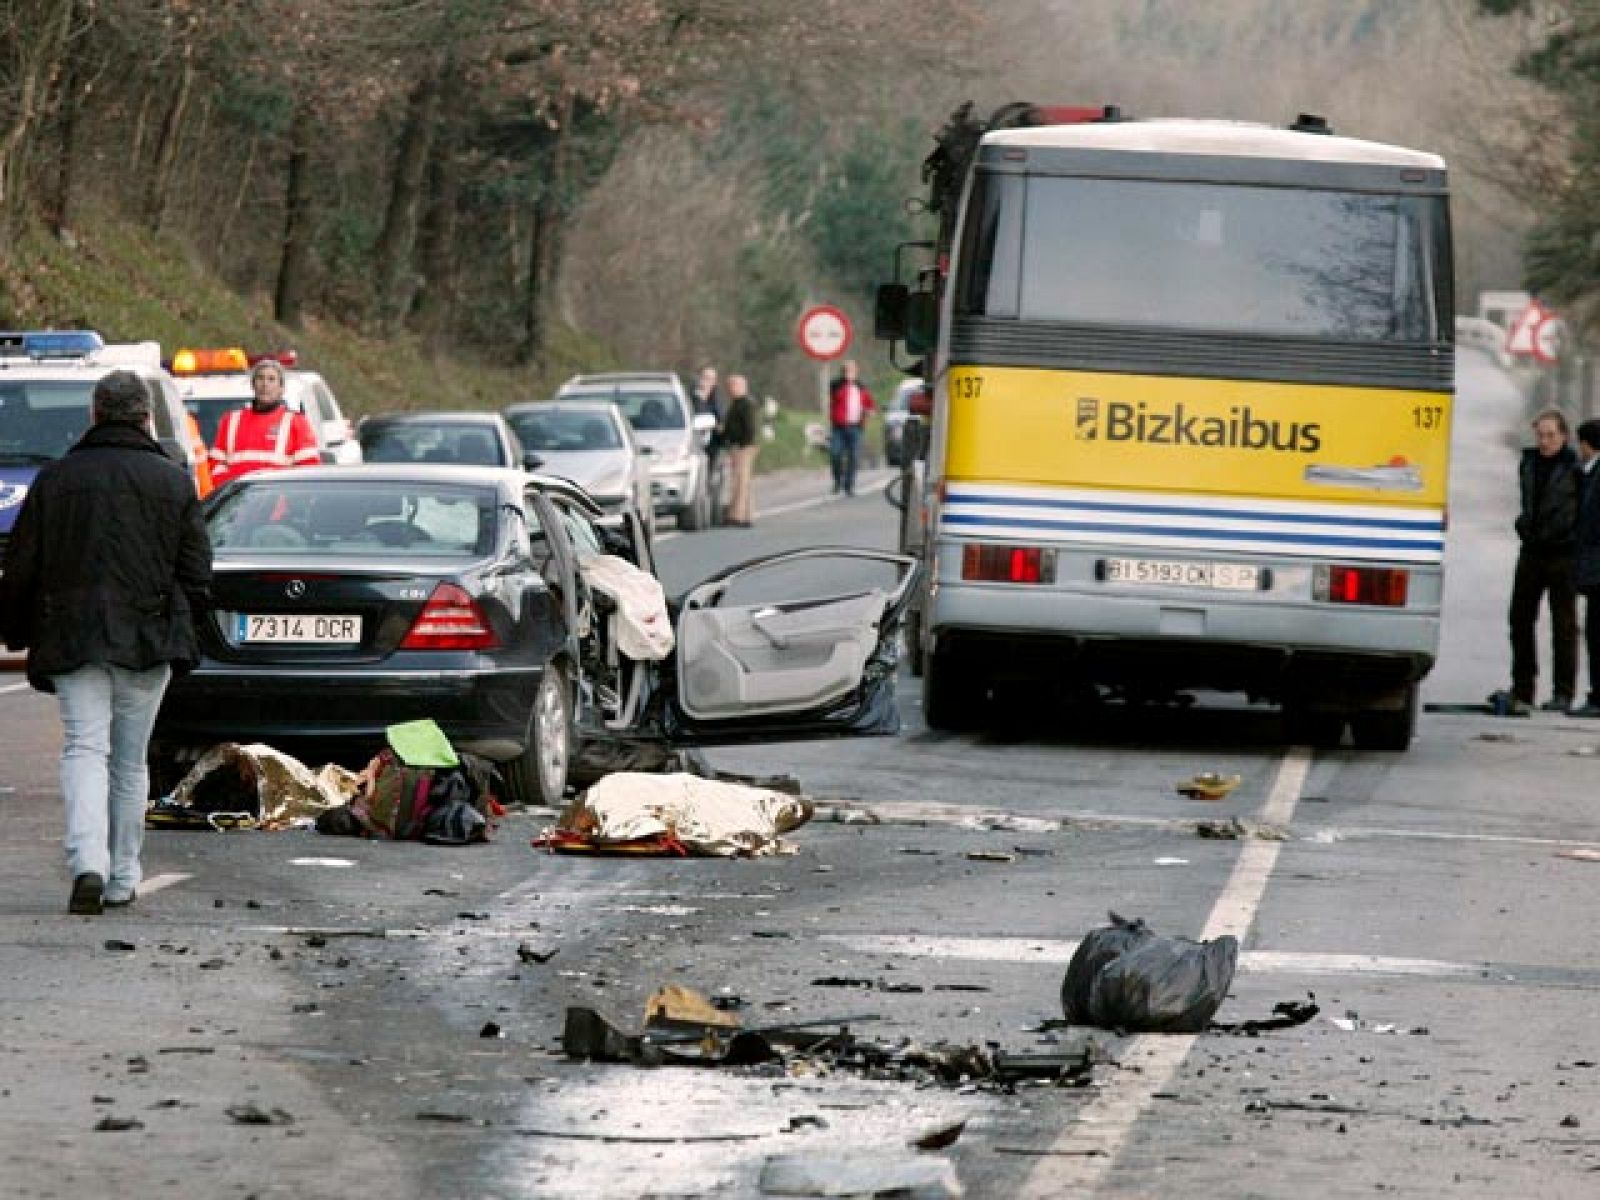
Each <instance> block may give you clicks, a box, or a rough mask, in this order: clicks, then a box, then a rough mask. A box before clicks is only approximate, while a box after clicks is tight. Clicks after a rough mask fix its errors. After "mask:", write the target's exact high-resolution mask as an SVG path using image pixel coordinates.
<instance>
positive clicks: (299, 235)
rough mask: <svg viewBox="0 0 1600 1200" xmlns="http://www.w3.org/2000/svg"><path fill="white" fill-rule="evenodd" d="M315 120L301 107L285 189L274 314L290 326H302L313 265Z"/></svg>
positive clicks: (293, 130) (294, 127)
mask: <svg viewBox="0 0 1600 1200" xmlns="http://www.w3.org/2000/svg"><path fill="white" fill-rule="evenodd" d="M310 139H311V119H310V115H309V114H308V113H307V112H306V110H305V109H303V108H302V109H299V110H298V111H296V113H295V115H294V122H293V123H292V124H291V125H290V127H289V169H288V178H287V180H286V183H285V188H284V204H283V208H284V215H283V248H282V254H281V257H280V258H279V260H278V285H277V287H276V289H274V291H273V297H272V315H273V317H275V318H276V319H277V320H278V321H279V322H280V323H281V324H284V325H287V326H288V327H289V328H290V329H299V328H300V321H301V317H302V316H303V315H304V313H305V301H306V287H307V278H306V276H307V274H308V273H309V271H310V268H311V225H312V203H311V161H310V160H311V148H310Z"/></svg>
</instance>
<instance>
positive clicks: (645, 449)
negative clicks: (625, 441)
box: [639, 445, 656, 455]
mask: <svg viewBox="0 0 1600 1200" xmlns="http://www.w3.org/2000/svg"><path fill="white" fill-rule="evenodd" d="M655 452H656V448H655V447H654V446H645V445H641V446H640V447H639V453H640V454H644V455H651V454H654V453H655Z"/></svg>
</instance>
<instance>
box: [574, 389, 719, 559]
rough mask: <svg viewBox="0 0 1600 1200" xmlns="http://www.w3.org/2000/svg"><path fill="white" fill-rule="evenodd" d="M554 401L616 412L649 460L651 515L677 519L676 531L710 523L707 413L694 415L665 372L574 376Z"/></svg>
mask: <svg viewBox="0 0 1600 1200" xmlns="http://www.w3.org/2000/svg"><path fill="white" fill-rule="evenodd" d="M556 399H557V400H558V401H560V402H562V403H565V402H566V401H569V400H606V401H609V402H610V403H612V404H615V405H616V406H617V407H618V408H620V409H621V410H622V415H623V416H624V417H626V418H627V419H628V423H629V424H630V425H632V426H633V432H634V436H635V437H636V438H637V439H638V442H639V445H640V446H641V447H642V448H643V449H644V451H645V453H646V454H647V455H648V456H649V460H650V490H651V494H652V496H653V498H654V506H655V511H656V512H658V513H668V514H671V515H672V516H674V517H676V518H677V522H678V528H679V529H704V528H706V527H707V526H708V525H710V524H711V517H712V507H713V506H712V499H713V498H712V495H711V488H710V484H709V482H708V478H707V476H708V474H709V472H708V462H707V457H706V440H707V438H708V437H709V435H710V433H711V430H712V429H713V428H714V427H715V425H716V418H715V417H714V416H712V415H711V414H709V413H707V414H705V415H704V416H696V415H695V413H694V410H693V408H692V407H691V406H690V404H689V394H688V392H686V391H684V388H683V383H682V381H681V380H679V378H678V377H677V376H676V375H675V374H673V373H672V372H671V371H619V372H612V373H609V374H603V375H574V376H573V377H572V378H571V379H569V380H567V382H566V383H564V384H562V385H561V390H560V391H559V392H558V393H557V394H556Z"/></svg>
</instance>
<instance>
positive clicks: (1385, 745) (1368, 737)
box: [1350, 684, 1418, 753]
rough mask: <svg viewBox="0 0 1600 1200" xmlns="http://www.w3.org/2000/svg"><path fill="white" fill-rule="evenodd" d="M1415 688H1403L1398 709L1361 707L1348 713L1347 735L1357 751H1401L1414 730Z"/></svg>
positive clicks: (1414, 686)
mask: <svg viewBox="0 0 1600 1200" xmlns="http://www.w3.org/2000/svg"><path fill="white" fill-rule="evenodd" d="M1417 699H1418V688H1417V685H1416V684H1412V685H1411V686H1410V687H1408V688H1407V689H1406V692H1405V696H1404V698H1403V699H1402V700H1401V703H1400V707H1399V708H1398V709H1381V708H1378V709H1374V708H1369V709H1365V710H1363V711H1361V712H1358V713H1352V714H1351V716H1350V738H1351V740H1352V741H1354V742H1355V744H1356V749H1357V750H1387V751H1392V752H1395V753H1403V752H1404V751H1406V750H1409V749H1410V748H1411V739H1412V737H1413V736H1414V735H1415V734H1416V731H1417Z"/></svg>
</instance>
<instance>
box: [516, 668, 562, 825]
mask: <svg viewBox="0 0 1600 1200" xmlns="http://www.w3.org/2000/svg"><path fill="white" fill-rule="evenodd" d="M571 763H572V701H571V697H570V694H569V693H568V691H567V674H566V671H565V670H563V669H562V666H561V664H560V663H555V662H552V663H549V664H548V665H547V666H546V667H545V669H544V674H543V675H542V676H540V678H539V690H538V691H537V692H535V693H534V697H533V718H532V720H531V721H530V722H529V723H528V747H527V749H526V750H524V751H523V752H522V753H521V754H519V755H518V756H517V757H516V758H514V759H512V760H511V761H510V762H509V763H508V764H507V765H506V783H507V785H508V787H509V790H510V792H511V800H512V802H513V803H515V804H523V805H529V806H536V807H542V808H560V807H561V805H562V802H563V798H564V797H565V795H566V791H567V770H568V768H569V767H570V766H571Z"/></svg>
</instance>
